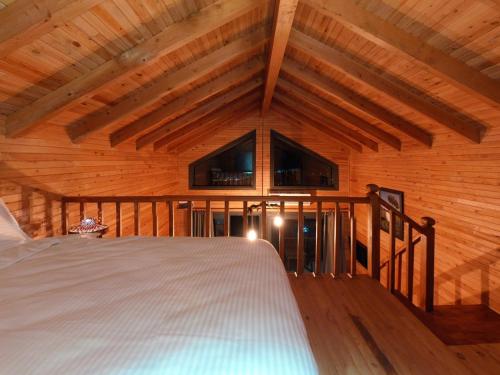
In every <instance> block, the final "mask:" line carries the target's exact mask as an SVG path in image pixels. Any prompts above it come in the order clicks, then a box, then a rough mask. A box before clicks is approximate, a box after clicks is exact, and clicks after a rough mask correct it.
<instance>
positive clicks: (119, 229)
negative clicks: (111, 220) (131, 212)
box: [115, 202, 122, 237]
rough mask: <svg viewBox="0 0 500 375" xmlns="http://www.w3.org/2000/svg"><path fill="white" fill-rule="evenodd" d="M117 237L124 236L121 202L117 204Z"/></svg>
mask: <svg viewBox="0 0 500 375" xmlns="http://www.w3.org/2000/svg"><path fill="white" fill-rule="evenodd" d="M115 220H116V223H115V224H116V237H121V235H122V206H121V203H120V202H116V219H115Z"/></svg>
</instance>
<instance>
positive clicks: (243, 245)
mask: <svg viewBox="0 0 500 375" xmlns="http://www.w3.org/2000/svg"><path fill="white" fill-rule="evenodd" d="M0 286H1V287H0V303H1V306H2V308H1V309H0V330H1V332H0V363H1V366H0V373H1V374H9V375H11V374H74V375H77V374H169V375H176V374H190V375H196V374H206V375H211V374H214V375H215V374H218V375H219V374H220V375H224V374H232V375H233V374H234V375H239V374H248V375H254V374H259V375H261V374H276V375H279V374H288V375H290V374H297V375H298V374H300V375H309V374H317V368H316V364H315V361H314V358H313V355H312V352H311V349H310V346H309V342H308V339H307V335H306V332H305V328H304V324H303V321H302V319H301V316H300V313H299V311H298V307H297V304H296V301H295V299H294V296H293V294H292V291H291V289H290V286H289V284H288V280H287V275H286V273H285V270H284V268H283V266H282V264H281V262H280V259H279V256H278V255H277V253H276V251H275V249H274V248H273V247H272V246H271V245H270V244H269V243H268V242H265V241H260V240H259V241H253V242H252V241H249V240H246V239H243V238H210V239H205V238H151V237H124V238H118V239H82V238H78V237H72V236H66V237H60V238H55V239H45V240H41V241H27V242H23V243H22V244H17V245H16V246H13V247H10V248H8V249H7V250H3V251H1V252H0Z"/></svg>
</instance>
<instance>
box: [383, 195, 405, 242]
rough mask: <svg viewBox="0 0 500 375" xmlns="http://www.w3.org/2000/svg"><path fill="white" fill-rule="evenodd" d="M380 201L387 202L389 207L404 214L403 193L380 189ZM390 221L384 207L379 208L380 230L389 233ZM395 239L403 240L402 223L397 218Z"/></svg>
mask: <svg viewBox="0 0 500 375" xmlns="http://www.w3.org/2000/svg"><path fill="white" fill-rule="evenodd" d="M379 197H380V199H382V200H384V201H385V202H387V203H388V204H389V205H390V206H392V207H394V208H395V209H396V211H398V212H400V213H402V214H404V193H403V192H402V191H399V190H393V189H387V188H380V190H379ZM390 221H391V214H390V212H389V210H387V209H386V208H385V207H380V228H381V229H382V230H383V231H384V232H387V233H389V225H390ZM395 236H396V238H399V239H400V240H402V241H403V240H404V223H403V220H401V218H400V217H399V216H396V233H395Z"/></svg>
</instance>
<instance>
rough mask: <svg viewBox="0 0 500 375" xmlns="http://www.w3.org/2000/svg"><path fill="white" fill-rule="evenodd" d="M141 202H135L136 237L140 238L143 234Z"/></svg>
mask: <svg viewBox="0 0 500 375" xmlns="http://www.w3.org/2000/svg"><path fill="white" fill-rule="evenodd" d="M140 219H141V218H140V211H139V202H138V201H135V202H134V235H135V236H138V235H139V234H140V233H141V223H140Z"/></svg>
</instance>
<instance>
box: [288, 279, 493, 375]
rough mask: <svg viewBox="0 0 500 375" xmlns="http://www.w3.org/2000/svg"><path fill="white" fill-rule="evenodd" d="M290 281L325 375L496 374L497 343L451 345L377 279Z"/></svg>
mask: <svg viewBox="0 0 500 375" xmlns="http://www.w3.org/2000/svg"><path fill="white" fill-rule="evenodd" d="M289 280H290V285H291V286H292V290H293V292H294V295H295V297H296V299H297V302H298V305H299V309H300V311H301V314H302V317H303V319H304V322H305V325H306V329H307V333H308V337H309V341H310V343H311V347H312V350H313V353H314V356H315V358H316V361H317V363H318V367H319V373H320V374H321V375H335V374H346V373H352V374H363V375H364V374H409V373H415V374H420V373H425V374H436V375H437V374H446V373H450V374H451V373H452V374H464V375H465V374H477V375H479V374H495V373H496V372H498V366H499V361H498V359H499V358H500V357H499V355H500V345H499V344H490V345H486V344H482V345H470V346H465V347H463V346H458V347H447V346H446V345H445V344H443V343H442V342H441V341H440V340H439V339H438V338H437V337H436V336H435V335H434V334H433V333H432V332H431V331H430V330H428V329H427V327H425V325H424V324H422V323H421V322H420V321H419V320H418V319H417V318H416V317H415V316H414V315H413V314H412V313H411V312H410V311H409V310H407V309H406V308H405V307H404V306H403V305H402V304H401V303H400V302H399V301H398V300H397V299H396V298H395V297H394V296H391V295H390V294H389V293H387V292H386V291H385V290H384V288H383V287H382V286H380V285H379V284H378V283H377V282H376V281H374V280H371V279H369V278H366V277H363V276H360V277H357V278H354V279H336V280H333V279H331V278H325V277H322V278H312V277H310V276H306V275H304V276H302V277H300V278H296V277H294V276H290V277H289ZM339 301H342V303H339ZM339 337H341V338H342V340H339ZM456 353H461V355H457V354H456Z"/></svg>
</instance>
